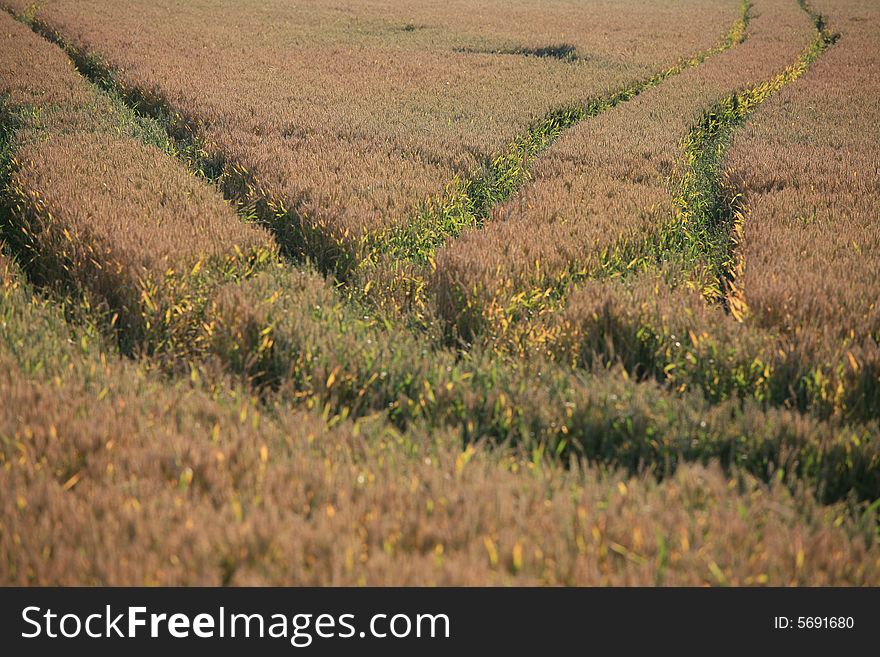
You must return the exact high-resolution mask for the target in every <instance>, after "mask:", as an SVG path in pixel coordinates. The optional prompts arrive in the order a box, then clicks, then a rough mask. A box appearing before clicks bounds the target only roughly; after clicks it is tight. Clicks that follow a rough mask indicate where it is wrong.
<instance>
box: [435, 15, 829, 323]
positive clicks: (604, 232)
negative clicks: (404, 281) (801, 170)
mask: <svg viewBox="0 0 880 657" xmlns="http://www.w3.org/2000/svg"><path fill="white" fill-rule="evenodd" d="M755 8H756V13H757V16H756V17H755V18H753V19H752V20H751V21H750V22H749V28H748V31H749V33H750V36H749V38H748V39H747V40H746V41H745V42H744V43H743V44H742V45H741V46H739V47H737V48H734V49H731V50H728V51H726V52H724V53H721V54H719V55H718V56H717V57H714V58H712V59H711V60H709V61H707V62H705V63H704V64H703V65H702V66H700V67H696V68H692V69H690V70H688V71H685V72H684V73H682V74H681V75H679V76H676V78H674V79H673V80H670V81H668V82H667V83H666V84H664V85H662V86H659V87H657V88H655V89H652V90H650V91H648V92H646V93H644V94H641V95H640V96H639V97H638V98H636V99H634V100H633V101H632V102H630V103H627V104H626V105H625V106H622V107H619V108H617V109H615V111H613V112H608V113H604V114H602V115H601V116H599V117H597V118H596V119H595V120H593V121H590V122H589V124H581V125H578V126H576V127H575V128H574V129H573V130H571V131H569V132H568V133H567V134H566V135H565V137H564V138H562V139H560V140H559V141H558V142H557V143H556V144H555V145H554V146H553V147H551V148H550V149H549V150H548V151H547V152H546V154H545V155H544V157H542V158H541V160H540V161H539V162H538V165H537V167H536V171H535V179H534V180H533V181H532V182H531V183H530V184H528V185H527V187H526V188H525V189H524V190H523V191H522V192H521V193H520V194H518V195H517V196H516V197H514V198H513V199H512V200H511V201H509V202H508V203H506V204H504V205H503V206H502V207H501V208H500V209H498V210H497V212H496V213H497V216H496V219H495V220H494V221H492V222H489V223H488V224H487V225H486V226H484V228H483V230H481V231H466V232H465V233H464V234H463V235H462V236H461V237H460V238H459V239H458V240H456V241H455V242H454V243H450V244H449V245H447V247H446V248H445V249H443V250H441V251H440V252H439V253H438V255H437V268H436V274H435V276H434V281H433V284H432V288H433V291H434V294H435V295H436V297H437V300H438V307H439V310H440V312H441V313H442V315H443V316H444V317H446V318H447V320H448V321H449V322H451V323H452V324H453V325H454V326H455V328H456V329H457V332H458V333H459V334H460V335H461V336H463V337H464V338H465V339H471V338H472V337H473V336H475V335H477V334H479V333H482V332H483V331H485V330H486V328H487V327H495V328H501V329H502V330H503V329H504V327H506V326H509V325H510V324H511V322H513V321H515V320H516V319H517V318H518V317H521V316H523V315H528V314H530V313H535V312H540V310H541V305H542V304H543V303H544V302H545V301H546V300H547V299H548V297H549V298H551V299H552V298H555V297H558V296H559V294H560V293H561V292H563V291H564V290H565V289H566V287H567V286H568V285H570V284H571V283H572V282H573V281H576V280H581V279H583V278H586V277H590V276H597V275H601V274H612V273H614V272H616V271H619V270H620V269H628V268H631V267H634V266H636V265H637V264H638V262H640V261H642V260H643V259H645V257H646V256H648V257H650V256H652V255H653V254H652V253H651V251H652V249H651V247H652V246H654V240H655V238H654V237H653V235H657V234H662V231H663V229H664V228H666V227H667V226H669V225H670V224H672V220H673V219H674V218H675V217H676V216H677V215H678V209H679V208H680V206H681V204H680V202H679V201H678V200H677V197H678V196H679V194H678V193H677V190H674V189H673V190H670V184H669V181H670V180H674V179H675V177H676V173H677V171H681V169H682V166H683V165H684V166H685V167H687V166H688V164H687V160H686V158H687V154H684V153H682V152H681V144H682V142H683V141H684V140H685V139H687V138H688V135H689V134H690V132H691V127H692V126H693V125H694V124H695V123H699V122H700V120H701V119H700V117H701V116H702V115H703V114H704V113H707V112H711V111H712V108H713V107H715V106H716V105H717V104H718V103H720V102H722V101H723V99H724V98H725V97H727V96H728V95H729V94H730V92H731V90H733V89H736V88H738V87H740V88H742V87H751V86H752V85H755V84H761V83H762V82H763V81H764V80H767V79H770V78H772V77H773V76H774V75H775V74H776V72H777V71H780V70H783V69H785V67H786V66H788V65H789V64H790V63H791V62H794V61H797V60H798V58H799V55H800V53H801V52H803V50H804V48H805V47H807V46H808V45H809V44H810V42H811V40H812V39H811V33H813V30H812V25H811V21H810V20H809V17H808V16H807V15H806V14H805V13H804V12H802V11H801V10H800V9H799V8H798V6H797V4H796V3H795V2H793V0H768V1H767V2H763V3H755ZM707 145H708V144H707ZM683 160H684V161H683ZM675 184H676V183H673V185H675ZM678 184H680V183H678ZM671 232H672V233H674V234H677V233H678V232H679V231H675V230H673V231H671ZM661 243H662V240H661Z"/></svg>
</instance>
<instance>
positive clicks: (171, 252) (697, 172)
mask: <svg viewBox="0 0 880 657" xmlns="http://www.w3.org/2000/svg"><path fill="white" fill-rule="evenodd" d="M0 7H2V11H0V584H7V585H8V584H21V585H93V584H109V585H157V584H158V585H181V584H183V585H733V586H746V585H786V586H787V585H795V586H797V585H874V586H877V585H880V533H878V527H880V526H878V517H877V513H878V511H880V301H878V299H880V200H878V198H880V100H878V99H880V76H878V67H880V3H878V2H877V1H876V0H869V1H865V0H808V1H805V0H657V1H655V2H646V1H643V0H541V1H539V0H505V1H502V0H486V1H484V2H476V1H475V0H446V1H445V2H435V1H433V0H332V1H324V0H237V1H233V0H192V1H191V2H187V3H180V2H173V1H171V0H139V1H136V0H41V1H40V2H36V3H34V2H31V1H29V0H0Z"/></svg>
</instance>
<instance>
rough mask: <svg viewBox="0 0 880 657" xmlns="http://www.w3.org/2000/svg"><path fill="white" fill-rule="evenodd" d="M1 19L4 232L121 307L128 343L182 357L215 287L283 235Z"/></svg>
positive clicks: (39, 264) (58, 273)
mask: <svg viewBox="0 0 880 657" xmlns="http://www.w3.org/2000/svg"><path fill="white" fill-rule="evenodd" d="M0 26H2V30H3V37H4V38H2V40H0V57H2V60H3V62H4V68H3V70H2V71H0V94H2V95H3V96H4V98H5V100H4V101H3V107H2V115H3V116H2V118H3V124H4V142H5V143H4V147H3V149H4V151H5V153H6V157H5V158H4V159H5V161H4V162H3V163H2V167H3V183H4V196H3V201H2V203H3V214H2V216H3V218H2V227H3V233H4V236H5V238H6V239H7V240H8V241H9V242H10V243H11V244H12V246H13V247H14V248H15V251H16V253H17V254H18V257H19V258H20V259H21V261H22V262H23V263H24V265H25V267H26V268H27V270H28V272H29V275H30V276H31V277H32V278H33V279H34V280H35V281H38V282H39V283H41V284H44V285H50V286H59V287H62V288H64V289H65V291H66V292H68V293H72V294H73V296H80V297H84V298H85V300H86V302H87V303H89V304H90V305H92V306H93V307H95V308H96V309H97V310H104V311H106V312H107V313H108V314H109V316H112V317H113V321H114V323H116V324H117V326H118V329H119V335H120V337H121V338H122V339H123V340H124V342H125V348H126V350H129V351H131V350H134V349H136V348H140V347H145V348H147V350H148V351H155V350H163V351H168V352H173V351H174V350H175V349H177V348H180V347H182V346H183V345H185V344H186V343H188V342H189V341H190V340H191V339H192V338H193V331H192V328H193V327H194V326H197V325H198V315H199V312H200V309H201V308H202V307H203V306H204V303H205V300H206V298H207V294H208V293H207V289H208V288H210V286H212V285H214V284H216V283H217V282H218V281H221V280H226V279H229V278H230V277H236V276H243V275H247V273H248V272H249V271H251V270H253V269H254V268H255V267H258V266H259V264H260V263H261V262H264V261H266V260H267V259H269V258H271V257H273V254H274V253H275V248H274V246H273V242H272V239H271V236H269V235H268V234H267V233H266V232H265V231H263V230H261V229H259V228H256V227H253V226H248V225H245V224H243V223H242V222H241V221H240V220H239V217H238V216H237V215H236V213H235V211H234V210H233V209H232V208H231V207H230V206H229V205H228V204H227V203H226V202H225V201H224V200H223V198H222V197H221V196H220V195H219V194H217V193H216V191H215V190H213V189H211V188H210V187H209V186H207V185H205V184H204V183H203V182H201V181H199V180H197V179H196V178H194V177H193V176H192V175H191V174H190V173H189V171H188V170H187V169H186V168H185V167H184V166H182V165H181V164H180V163H179V162H178V161H177V160H175V159H173V158H170V157H168V156H167V154H166V152H165V151H167V148H168V147H169V146H168V144H167V136H166V135H165V133H164V131H163V130H162V129H161V128H160V127H159V126H157V125H155V124H151V123H150V122H144V121H142V120H140V119H138V118H137V117H136V116H135V115H134V114H133V113H132V112H131V111H130V110H129V109H128V108H126V107H125V106H124V105H120V104H119V103H118V102H117V101H115V100H114V99H113V98H112V97H111V96H108V95H106V94H104V93H102V92H100V91H98V90H97V89H96V88H94V87H93V86H92V85H90V84H89V83H87V82H86V81H85V80H84V79H83V78H82V77H81V76H80V75H79V74H78V73H77V72H76V71H75V70H74V69H73V67H72V65H71V64H70V61H69V60H68V59H67V57H66V56H65V55H64V53H63V52H61V51H60V50H59V49H58V48H56V47H55V46H53V45H51V44H49V43H48V42H46V41H45V40H43V39H41V38H39V37H38V36H37V35H35V34H34V33H33V32H31V31H30V30H29V29H28V28H27V27H26V26H24V25H22V24H21V23H19V22H17V21H15V20H14V19H13V18H12V17H11V16H9V15H7V14H5V13H3V14H2V15H0ZM35 67H36V70H35Z"/></svg>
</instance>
